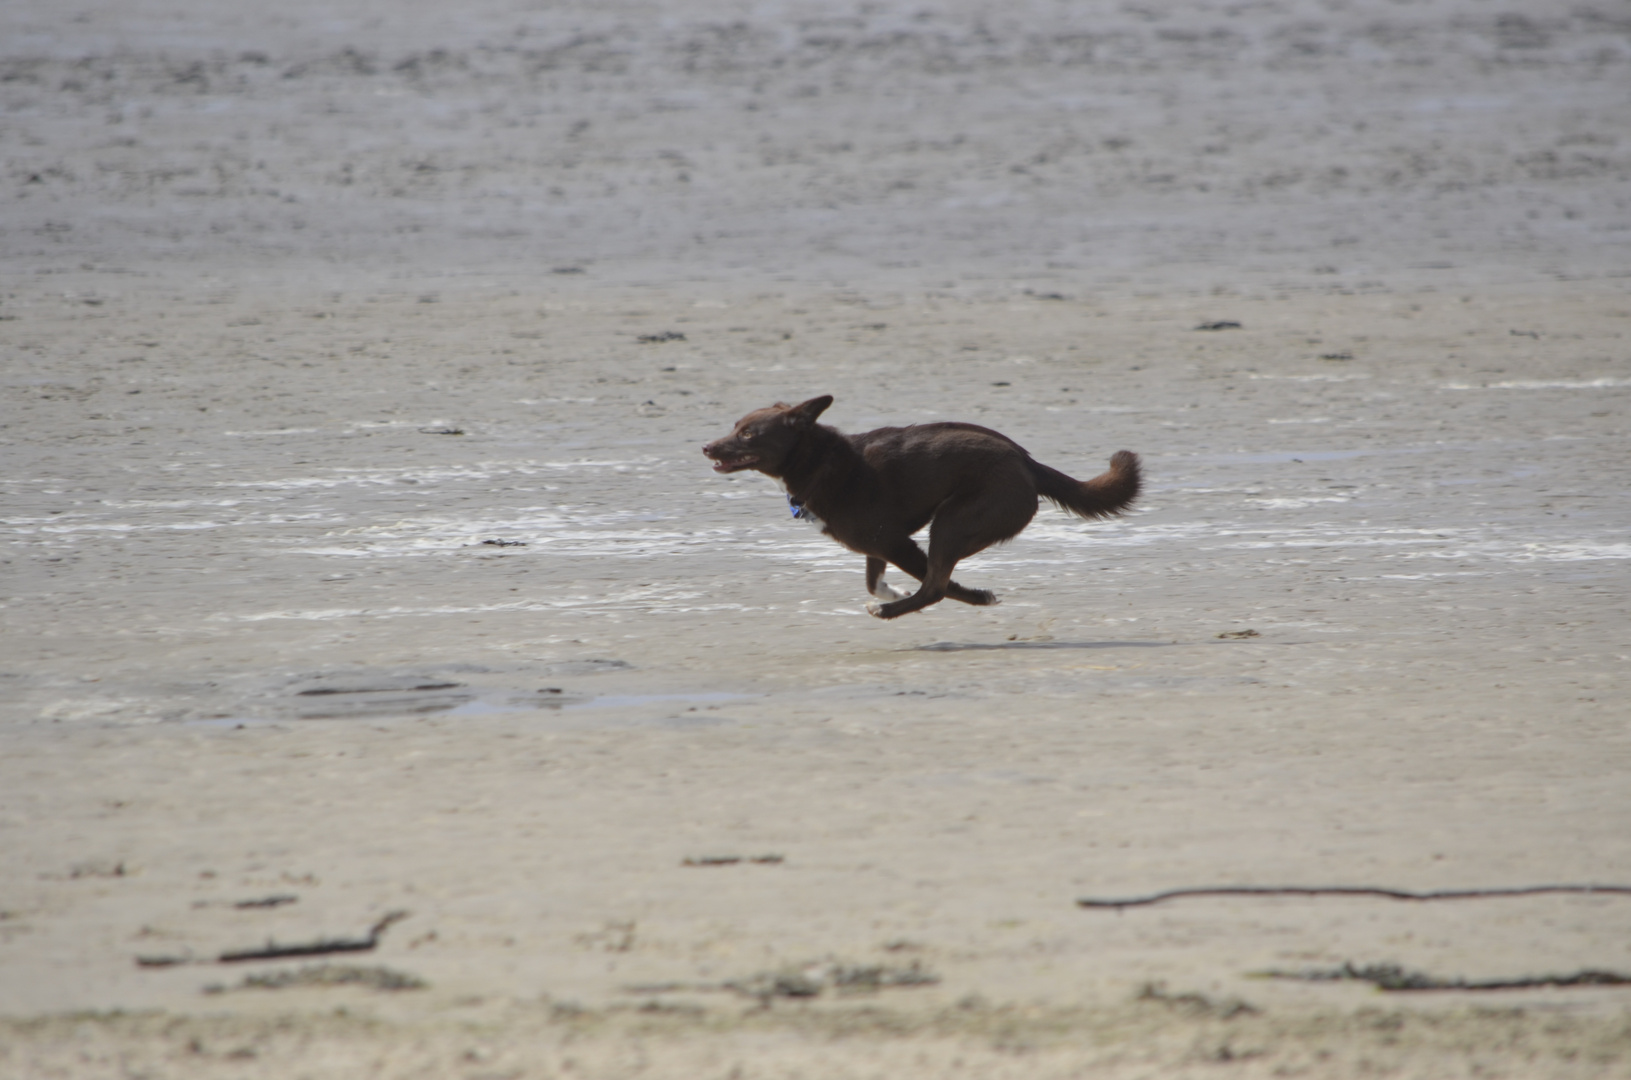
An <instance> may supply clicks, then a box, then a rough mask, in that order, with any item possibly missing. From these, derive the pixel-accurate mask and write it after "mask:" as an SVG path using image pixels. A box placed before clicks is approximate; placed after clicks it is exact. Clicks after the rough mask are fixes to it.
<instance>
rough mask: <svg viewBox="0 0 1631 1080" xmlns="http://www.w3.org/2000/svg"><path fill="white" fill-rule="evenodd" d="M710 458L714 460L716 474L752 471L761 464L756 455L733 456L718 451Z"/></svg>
mask: <svg viewBox="0 0 1631 1080" xmlns="http://www.w3.org/2000/svg"><path fill="white" fill-rule="evenodd" d="M709 456H710V457H712V458H713V459H714V472H719V473H726V472H739V471H741V470H742V469H751V468H753V466H755V465H757V464H759V458H758V456H757V455H755V454H731V453H726V452H724V451H717V452H715V453H713V454H710V455H709Z"/></svg>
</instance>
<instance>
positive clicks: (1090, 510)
mask: <svg viewBox="0 0 1631 1080" xmlns="http://www.w3.org/2000/svg"><path fill="white" fill-rule="evenodd" d="M1029 464H1030V466H1031V472H1032V473H1033V474H1034V475H1035V476H1036V490H1037V491H1038V492H1040V493H1041V494H1042V495H1044V496H1046V497H1047V498H1049V499H1052V500H1053V501H1054V502H1055V503H1056V504H1058V506H1059V507H1060V509H1063V510H1069V511H1070V512H1071V513H1073V514H1076V515H1077V516H1079V517H1084V518H1098V517H1109V516H1110V515H1112V514H1119V513H1121V512H1122V511H1123V510H1125V509H1127V507H1128V506H1130V505H1131V504H1132V501H1133V500H1134V499H1136V498H1138V489H1139V484H1140V482H1141V476H1140V474H1139V469H1138V455H1137V454H1135V453H1133V452H1132V451H1131V450H1117V451H1116V452H1115V454H1113V455H1112V456H1111V458H1110V469H1109V471H1107V472H1103V473H1100V474H1099V475H1098V476H1095V477H1094V478H1093V479H1091V480H1076V479H1073V478H1071V477H1069V476H1066V475H1065V474H1064V473H1062V472H1060V471H1059V470H1058V469H1050V468H1048V467H1047V466H1046V465H1044V464H1042V463H1041V462H1040V461H1034V460H1033V461H1031V462H1029Z"/></svg>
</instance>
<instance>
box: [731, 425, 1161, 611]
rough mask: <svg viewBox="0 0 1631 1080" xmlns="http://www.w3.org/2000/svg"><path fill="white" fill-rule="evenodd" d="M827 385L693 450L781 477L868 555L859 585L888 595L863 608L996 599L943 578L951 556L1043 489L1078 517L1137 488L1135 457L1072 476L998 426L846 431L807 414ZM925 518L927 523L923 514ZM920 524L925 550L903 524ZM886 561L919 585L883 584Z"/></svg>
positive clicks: (802, 509)
mask: <svg viewBox="0 0 1631 1080" xmlns="http://www.w3.org/2000/svg"><path fill="white" fill-rule="evenodd" d="M831 404H832V395H830V394H824V395H822V396H821V397H818V398H811V399H810V400H809V401H806V402H804V403H803V404H802V405H784V404H780V403H778V404H775V405H772V406H770V407H769V408H768V409H757V410H755V411H754V412H750V413H748V414H747V415H746V416H744V417H742V419H740V420H738V421H737V422H736V430H735V431H733V432H731V433H730V434H729V435H727V436H725V437H724V438H723V439H716V440H715V441H714V442H711V443H709V444H708V445H706V446H704V447H703V448H702V452H703V453H704V454H707V455H708V456H709V457H710V458H712V459H713V460H714V462H715V465H714V471H715V472H722V473H729V472H737V471H739V470H741V469H757V470H758V471H759V472H762V473H764V474H765V475H766V476H774V477H775V478H777V479H778V480H780V481H781V482H782V483H783V484H785V485H786V486H787V498H788V501H789V502H791V503H792V504H793V512H794V513H795V514H797V515H798V516H801V517H802V516H810V517H814V518H816V519H817V520H818V521H820V522H821V523H822V532H824V533H826V534H827V535H828V536H830V537H832V538H833V539H834V540H837V541H838V542H839V543H840V544H843V545H844V546H845V547H847V548H849V549H850V550H851V551H854V552H858V553H859V554H862V555H865V556H866V588H867V592H869V593H871V594H872V595H873V596H876V597H878V599H879V600H887V601H889V602H888V603H881V604H880V603H878V602H877V601H872V602H869V603H868V604H867V610H868V611H870V612H871V613H872V614H874V615H876V616H877V617H878V618H880V619H893V618H897V617H899V616H901V615H905V614H907V613H908V612H912V611H917V610H919V609H920V608H925V607H928V606H929V605H930V604H937V603H939V602H940V601H941V600H943V599H945V598H946V597H948V596H949V597H951V598H952V599H953V600H961V601H962V602H963V603H965V604H995V603H996V602H997V598H996V597H995V596H993V595H992V594H991V593H989V592H986V591H985V590H984V589H966V588H964V587H963V586H961V585H959V584H957V582H955V581H953V580H952V579H951V571H952V568H953V567H954V566H956V565H957V563H958V561H959V560H962V559H966V558H968V557H969V556H970V555H973V554H974V553H975V552H977V551H983V550H985V549H986V548H988V547H990V546H991V545H992V544H1000V543H1002V542H1003V541H1004V540H1010V539H1012V538H1013V537H1015V536H1018V535H1019V532H1020V530H1021V529H1023V528H1025V526H1026V525H1029V524H1030V523H1031V518H1032V517H1033V516H1034V515H1035V514H1036V498H1037V496H1038V495H1041V496H1043V497H1045V498H1047V499H1051V500H1052V501H1053V502H1054V503H1056V504H1058V505H1059V506H1060V507H1061V508H1063V509H1065V510H1069V511H1070V512H1071V513H1073V514H1077V515H1079V516H1081V517H1084V518H1095V517H1107V516H1109V515H1111V514H1119V513H1120V512H1121V511H1122V510H1125V509H1126V508H1127V506H1128V504H1130V503H1131V502H1132V501H1133V500H1134V499H1135V498H1137V497H1138V485H1139V472H1138V455H1137V454H1134V453H1133V452H1132V451H1130V450H1120V451H1117V452H1116V454H1115V456H1114V457H1112V458H1111V459H1110V470H1109V471H1108V472H1106V473H1104V474H1103V475H1101V476H1096V477H1094V478H1093V479H1092V480H1073V479H1071V478H1070V477H1068V476H1066V475H1065V474H1064V473H1062V472H1059V471H1058V470H1057V469H1050V468H1048V467H1047V466H1046V465H1043V464H1041V463H1040V462H1037V461H1033V460H1031V455H1030V454H1027V453H1026V452H1025V450H1024V448H1023V447H1021V446H1020V445H1019V444H1018V443H1016V442H1014V440H1012V439H1010V438H1008V436H1006V435H1001V434H998V433H997V432H995V431H992V430H991V429H990V428H983V427H977V426H976V425H974V424H953V423H939V424H914V425H912V426H910V427H903V428H897V427H886V428H879V429H878V430H876V431H868V432H865V433H863V434H860V435H844V434H841V433H840V432H839V431H837V430H836V429H834V428H830V427H827V426H826V425H825V424H818V423H816V418H817V417H818V416H820V415H821V413H822V412H823V411H824V410H825V409H826V408H827V406H829V405H831ZM931 520H932V521H933V522H934V523H933V524H932V525H929V522H930V521H931ZM925 525H929V553H928V554H927V555H925V554H924V553H923V549H922V548H920V547H918V546H917V543H916V542H915V541H914V540H913V539H912V534H913V533H915V532H917V531H918V530H919V529H921V528H923V526H925ZM886 562H891V563H894V564H895V565H896V566H898V567H900V568H901V569H902V570H904V571H906V572H907V573H908V574H910V575H912V576H913V577H915V578H917V579H918V580H919V581H920V582H922V585H921V586H919V587H918V590H917V592H915V593H913V594H912V595H911V596H906V595H904V594H903V593H899V592H896V591H895V590H894V589H892V588H890V587H889V586H888V585H885V584H884V583H883V582H882V580H881V579H882V577H883V571H884V564H885V563H886Z"/></svg>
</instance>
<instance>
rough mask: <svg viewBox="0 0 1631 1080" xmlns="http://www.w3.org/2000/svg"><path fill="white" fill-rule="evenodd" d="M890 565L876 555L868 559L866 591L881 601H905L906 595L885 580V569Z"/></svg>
mask: <svg viewBox="0 0 1631 1080" xmlns="http://www.w3.org/2000/svg"><path fill="white" fill-rule="evenodd" d="M913 546H914V547H915V546H916V545H913ZM888 565H889V564H888V563H886V562H885V561H884V560H882V559H880V558H878V557H877V556H876V555H868V556H867V557H866V591H867V592H869V593H871V594H872V595H873V596H876V597H877V598H878V599H879V600H904V599H905V598H906V595H907V594H906V593H903V592H901V591H900V590H899V589H897V588H895V587H894V586H893V585H890V584H889V583H888V582H886V581H884V580H883V571H884V567H886V566H888Z"/></svg>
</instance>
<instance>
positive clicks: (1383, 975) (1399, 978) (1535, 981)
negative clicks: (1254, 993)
mask: <svg viewBox="0 0 1631 1080" xmlns="http://www.w3.org/2000/svg"><path fill="white" fill-rule="evenodd" d="M1252 974H1253V975H1255V976H1256V977H1258V978H1262V979H1299V980H1301V981H1303V982H1349V981H1352V982H1368V983H1371V984H1373V985H1374V986H1375V987H1376V988H1377V989H1378V990H1392V991H1399V990H1525V989H1529V988H1531V987H1536V986H1631V975H1627V974H1624V973H1622V972H1618V971H1604V970H1601V969H1596V968H1585V969H1582V970H1580V971H1576V972H1574V973H1573V974H1570V975H1520V976H1517V977H1516V978H1510V979H1440V978H1438V977H1436V976H1433V975H1427V974H1424V973H1423V972H1420V971H1410V970H1409V969H1407V968H1404V967H1401V966H1399V965H1398V964H1366V965H1365V966H1364V967H1355V966H1354V964H1353V963H1352V962H1351V961H1350V962H1347V963H1344V964H1343V965H1342V966H1341V967H1337V968H1310V969H1308V970H1306V971H1257V972H1253V973H1252Z"/></svg>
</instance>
